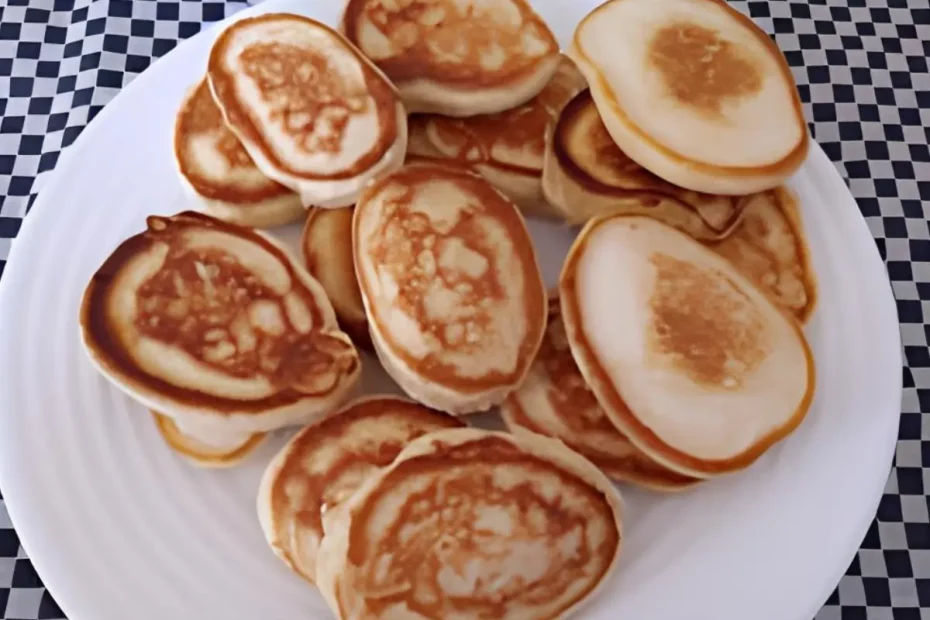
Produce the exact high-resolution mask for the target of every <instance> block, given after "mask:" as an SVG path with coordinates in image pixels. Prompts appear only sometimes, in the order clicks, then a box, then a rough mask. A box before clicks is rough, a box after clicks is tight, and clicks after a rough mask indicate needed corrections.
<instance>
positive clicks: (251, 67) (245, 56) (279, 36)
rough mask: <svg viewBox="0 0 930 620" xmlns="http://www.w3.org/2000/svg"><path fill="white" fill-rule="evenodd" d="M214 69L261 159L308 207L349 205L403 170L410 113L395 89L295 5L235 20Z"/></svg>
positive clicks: (218, 87) (224, 104) (237, 130)
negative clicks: (381, 178)
mask: <svg viewBox="0 0 930 620" xmlns="http://www.w3.org/2000/svg"><path fill="white" fill-rule="evenodd" d="M207 77H208V79H209V83H210V89H211V90H212V92H213V98H214V100H215V101H216V104H217V106H218V107H219V108H220V111H221V112H222V113H223V117H224V119H225V120H226V124H227V125H228V127H229V129H230V130H231V131H232V132H233V133H234V134H236V136H237V137H238V138H239V140H240V142H242V145H243V146H244V147H245V150H246V151H247V152H248V153H249V155H250V156H251V157H252V159H254V160H255V165H256V166H258V168H259V169H260V170H261V171H262V172H264V173H265V174H267V175H268V176H269V177H271V178H272V179H274V180H276V181H278V182H279V183H281V184H283V185H286V186H287V187H289V188H291V189H292V190H294V191H295V192H297V193H298V194H299V195H300V197H301V200H302V201H303V204H304V205H305V206H311V205H312V206H317V207H343V206H347V205H350V204H352V203H353V202H355V199H356V198H357V196H358V193H359V192H360V191H361V189H362V187H364V186H365V184H366V183H368V182H369V181H370V180H371V179H373V178H375V177H376V176H378V175H381V174H384V173H387V172H390V171H391V170H394V169H396V168H398V167H399V166H400V165H401V164H402V163H403V159H404V153H405V151H406V148H407V118H406V114H405V112H404V108H403V105H402V104H401V103H400V100H399V99H398V98H397V96H396V93H395V90H394V87H393V86H392V85H391V83H390V82H389V81H388V80H387V79H386V78H385V77H384V74H383V73H381V72H380V71H379V70H378V69H377V68H376V67H375V66H374V65H373V64H371V62H369V61H368V59H367V58H365V57H364V56H363V55H362V54H361V53H360V52H359V51H358V49H356V47H355V46H353V45H351V44H350V43H349V42H348V41H346V39H345V38H344V37H343V36H342V35H340V34H339V33H337V32H336V31H334V30H332V29H331V28H329V27H328V26H326V25H324V24H321V23H320V22H317V21H315V20H312V19H309V18H307V17H301V16H299V15H293V14H290V13H269V14H265V15H261V16H258V17H250V18H246V19H241V20H238V21H236V22H233V24H232V25H230V26H229V27H227V28H226V30H224V31H223V32H222V34H220V36H219V37H218V38H217V40H216V42H215V43H214V44H213V48H212V49H211V51H210V60H209V63H208V66H207Z"/></svg>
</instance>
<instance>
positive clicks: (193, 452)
mask: <svg viewBox="0 0 930 620" xmlns="http://www.w3.org/2000/svg"><path fill="white" fill-rule="evenodd" d="M151 413H152V418H153V419H154V420H155V427H156V428H157V429H158V432H159V433H160V434H161V436H162V439H164V440H165V443H167V444H168V446H169V447H170V448H171V449H172V450H174V451H175V452H177V453H178V454H180V455H181V456H183V457H184V458H186V459H187V460H189V461H190V462H192V463H194V464H195V465H199V466H200V467H216V468H220V467H233V466H235V465H238V464H239V463H241V462H242V460H243V459H245V458H246V457H247V456H249V455H250V454H252V453H253V452H255V449H256V448H258V447H259V446H260V445H261V444H262V441H264V439H265V436H266V433H255V434H254V435H247V436H246V437H245V439H234V440H233V441H231V442H227V444H226V445H223V446H216V445H210V444H207V443H204V442H203V441H202V440H199V439H197V438H194V437H190V436H188V435H185V434H184V433H182V432H181V429H179V428H178V425H177V424H175V423H174V421H173V420H172V419H171V418H169V417H168V416H163V415H161V414H160V413H158V412H156V411H152V412H151Z"/></svg>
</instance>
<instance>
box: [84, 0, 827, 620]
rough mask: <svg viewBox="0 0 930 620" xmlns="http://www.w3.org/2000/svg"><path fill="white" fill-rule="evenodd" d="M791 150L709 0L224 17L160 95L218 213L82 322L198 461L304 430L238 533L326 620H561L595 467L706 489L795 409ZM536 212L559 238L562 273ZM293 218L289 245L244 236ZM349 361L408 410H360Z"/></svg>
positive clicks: (192, 183) (355, 8)
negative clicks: (578, 10)
mask: <svg viewBox="0 0 930 620" xmlns="http://www.w3.org/2000/svg"><path fill="white" fill-rule="evenodd" d="M808 142H809V138H808V135H807V131H806V127H805V125H804V121H803V117H802V116H801V113H800V104H799V100H798V95H797V92H796V89H795V87H794V84H793V82H792V81H791V77H790V73H789V72H788V70H787V66H786V64H785V61H784V59H783V57H782V56H781V54H780V52H779V51H778V50H777V49H776V48H775V47H774V46H773V44H772V43H771V42H770V41H769V39H768V38H767V37H766V36H765V34H764V33H762V32H761V31H760V30H759V29H758V28H757V27H756V26H755V25H753V24H752V22H750V21H749V20H748V19H746V18H745V17H743V16H741V15H740V14H738V13H736V12H735V11H733V10H732V9H730V8H729V7H728V6H727V5H726V3H725V2H723V1H722V0H608V1H607V2H606V3H605V4H603V5H602V6H600V7H598V8H597V9H595V10H594V11H592V12H591V13H590V14H589V15H588V16H586V17H585V18H584V19H583V20H582V21H581V23H580V24H579V25H578V27H577V29H576V31H575V34H574V37H573V40H572V43H571V45H570V47H569V48H568V49H567V50H564V52H563V51H562V50H560V49H559V46H558V44H557V43H556V40H555V38H554V36H553V35H552V33H551V31H550V30H549V28H548V26H547V25H546V23H545V22H544V21H543V19H542V18H541V17H540V16H539V15H538V14H536V13H535V12H534V11H533V9H532V7H531V6H530V4H529V2H528V0H500V1H496V2H487V1H483V0H482V1H479V0H348V3H347V5H346V7H345V11H344V14H343V19H342V23H341V24H340V29H339V31H336V30H333V29H331V28H329V27H327V26H325V25H323V24H320V23H318V22H316V21H314V20H311V19H308V18H304V17H300V16H296V15H290V14H280V13H279V14H268V15H263V16H261V17H253V18H247V19H242V20H239V21H237V22H235V23H233V24H232V25H231V26H229V27H228V28H227V29H226V30H224V31H223V32H222V33H221V34H220V35H219V37H218V38H217V40H216V42H215V44H214V46H213V49H212V51H211V54H210V59H209V62H208V64H207V67H206V68H205V72H204V78H203V79H202V80H201V81H200V82H199V83H198V84H196V85H193V86H192V89H191V92H190V94H189V95H188V96H187V98H186V99H185V101H184V102H182V103H181V106H180V108H179V111H178V115H177V123H176V131H175V143H174V146H175V158H176V161H177V164H178V170H179V173H180V176H181V181H182V184H183V185H184V186H185V187H186V188H187V189H188V190H189V191H190V192H192V193H193V194H194V195H195V197H196V200H197V203H196V204H197V205H198V210H199V211H203V212H205V213H197V212H193V211H187V212H183V213H179V214H177V215H174V216H168V217H162V216H152V217H150V218H149V220H148V223H147V229H146V230H145V231H143V232H141V233H140V234H138V235H136V236H134V237H131V238H130V239H128V240H126V241H125V242H124V243H123V244H122V245H120V246H119V247H118V248H117V249H116V250H115V251H114V252H113V253H112V254H111V256H110V257H109V258H108V259H107V260H106V261H104V263H103V264H102V266H101V267H100V269H99V270H98V271H97V273H95V274H94V276H93V277H92V279H91V281H90V283H89V284H88V286H87V289H86V293H85V296H84V303H83V305H82V309H81V317H80V318H81V327H82V335H83V340H84V344H85V346H86V349H87V351H88V353H89V355H90V358H91V359H92V361H93V362H94V364H95V365H96V366H97V367H98V368H99V369H100V371H101V372H102V374H103V375H104V376H106V377H107V378H108V379H110V380H111V381H112V382H114V383H115V384H116V385H117V386H119V387H120V388H121V389H122V390H124V391H125V392H126V393H128V394H130V395H131V396H132V397H133V398H135V399H136V400H138V401H139V402H140V403H142V404H143V405H144V406H145V407H146V408H147V409H149V410H151V411H152V412H153V414H154V415H155V419H156V422H157V424H156V428H157V429H158V430H159V431H160V432H161V434H162V436H163V437H164V438H165V439H166V440H167V442H168V443H169V444H170V445H171V446H172V447H173V448H174V449H175V450H176V451H178V452H179V453H180V454H182V455H184V456H186V457H188V458H190V459H192V460H193V461H194V462H196V463H198V464H200V465H204V466H229V465H234V464H236V463H238V462H240V461H241V460H242V459H243V458H244V457H245V456H246V455H248V454H250V453H252V452H253V451H254V448H255V446H256V445H258V444H259V443H261V441H262V439H263V438H264V437H265V436H266V434H267V433H269V432H270V431H274V430H276V429H279V428H282V427H287V426H300V427H302V428H301V430H299V431H298V432H297V434H296V435H294V436H293V438H292V439H291V440H290V441H289V442H288V443H287V444H286V445H285V446H284V447H283V449H281V451H280V452H279V453H278V454H277V456H276V457H275V458H274V459H273V460H272V461H271V463H270V464H269V465H268V466H267V468H266V469H265V474H264V477H263V479H262V482H261V486H260V489H259V490H258V512H259V521H260V524H261V527H262V529H263V531H264V533H265V535H266V538H267V539H268V542H269V544H270V546H271V548H272V549H273V551H274V552H275V554H277V555H278V556H279V557H280V558H281V559H282V560H283V561H284V563H285V564H286V565H287V566H289V567H290V568H291V569H292V570H293V571H294V572H296V573H297V574H298V575H300V576H302V577H303V578H304V579H306V580H307V581H309V582H311V583H313V584H316V585H317V586H318V587H319V588H320V590H321V592H322V593H323V595H324V597H325V598H326V600H327V602H328V603H329V605H330V606H331V608H332V609H333V611H334V613H335V614H336V615H337V617H339V618H388V617H389V618H425V617H443V618H445V617H449V618H452V617H454V618H479V617H481V618H486V617H494V618H518V617H519V618H547V619H548V618H563V617H566V616H567V615H569V614H571V613H572V612H573V611H574V610H576V609H577V608H578V607H579V606H580V605H582V604H583V603H584V602H585V601H587V600H589V599H590V597H591V596H592V595H593V594H594V593H595V592H596V591H597V590H598V589H599V588H600V587H601V586H602V585H603V584H604V583H605V582H606V580H607V578H608V576H609V575H610V573H611V572H612V571H613V570H614V568H615V567H616V565H617V562H618V558H619V553H620V549H621V546H622V537H623V523H622V516H623V511H622V507H621V501H620V498H619V495H618V492H617V490H616V488H615V487H614V485H613V484H612V482H619V483H628V484H632V485H636V486H640V487H644V488H647V489H651V490H653V491H660V492H668V491H681V490H685V489H691V488H693V487H696V486H699V485H700V483H701V482H703V481H706V480H708V479H711V478H714V477H718V476H721V475H724V474H728V473H733V472H736V471H739V470H741V469H744V468H746V467H748V466H750V465H751V464H752V463H753V462H754V461H756V460H757V459H758V458H760V457H761V456H762V455H763V454H764V453H765V452H766V451H767V450H768V449H769V448H770V447H772V446H773V445H775V444H776V443H777V442H778V441H779V440H781V439H782V438H784V437H786V436H787V435H788V434H790V433H791V432H792V431H793V430H794V429H796V428H797V427H798V425H799V424H800V423H801V421H802V420H803V419H804V417H805V416H806V414H807V412H808V409H809V407H810V404H811V401H812V397H813V393H814V360H813V357H812V352H811V348H810V346H809V345H808V343H807V340H806V338H805V334H804V324H805V323H806V322H807V321H808V320H809V318H810V317H811V315H812V313H813V310H814V308H815V305H816V284H815V277H814V274H813V270H812V265H811V262H810V259H809V253H808V249H807V243H806V240H805V236H804V232H803V225H802V219H801V214H800V213H801V212H800V208H799V205H798V203H797V200H796V199H795V197H794V195H793V194H792V192H791V191H790V190H788V189H787V188H786V187H785V186H784V185H783V183H784V182H785V181H786V180H787V179H788V177H790V176H791V175H792V174H793V172H794V171H795V170H796V169H797V168H798V167H799V166H800V164H801V163H802V161H803V160H804V158H805V155H806V152H807V148H808ZM535 217H543V218H547V219H549V220H556V221H562V222H564V223H565V225H566V227H569V226H579V227H580V230H579V232H578V236H577V238H576V239H575V242H574V244H573V246H572V248H571V250H570V252H569V255H568V257H567V259H566V260H565V262H564V264H563V267H562V272H561V275H560V278H559V281H558V286H557V287H556V288H555V289H553V290H548V291H547V289H546V287H545V285H544V282H543V278H542V274H541V270H540V266H539V260H538V257H537V250H538V248H535V247H534V245H533V242H532V239H531V237H530V234H529V232H528V228H527V218H535ZM301 219H302V220H303V235H302V237H301V243H300V252H298V253H297V254H299V255H300V257H299V258H297V257H296V255H292V254H291V253H290V252H288V251H287V250H285V249H284V248H283V247H282V245H280V244H279V243H278V242H277V241H275V239H274V237H273V236H271V235H269V234H267V233H264V232H259V231H256V230H253V228H251V227H273V226H277V225H280V224H283V223H286V222H291V221H297V220H301ZM360 351H361V352H360ZM363 360H365V363H372V364H377V365H380V366H381V367H383V369H384V371H386V373H387V374H388V375H389V376H390V377H391V378H392V379H393V380H394V381H395V382H396V383H397V385H398V386H399V387H400V388H401V389H402V390H403V391H404V392H405V393H406V395H407V398H398V397H395V396H385V395H375V396H369V397H362V398H355V399H352V400H350V399H351V398H352V396H351V394H352V392H353V390H354V388H355V386H356V384H357V382H358V377H359V374H360V368H361V364H362V363H363ZM347 401H349V402H347ZM491 409H499V411H500V413H501V415H502V418H503V421H504V424H505V426H506V427H507V429H508V430H509V431H511V432H510V433H504V432H497V431H488V430H481V429H478V428H473V427H469V422H470V421H471V420H473V419H474V418H469V417H468V416H470V415H471V414H475V413H479V412H484V411H488V410H491Z"/></svg>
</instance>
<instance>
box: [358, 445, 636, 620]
mask: <svg viewBox="0 0 930 620" xmlns="http://www.w3.org/2000/svg"><path fill="white" fill-rule="evenodd" d="M540 480H545V481H547V483H548V485H553V486H554V485H558V487H556V488H558V489H559V490H560V491H561V492H557V493H552V492H551V490H550V491H549V492H546V491H544V490H543V489H540V488H539V486H538V484H539V483H538V481H540ZM408 485H410V486H408ZM551 488H552V486H550V489H551ZM406 489H411V491H410V492H409V493H406V494H405V496H404V497H402V498H400V499H401V500H402V503H401V504H400V506H399V507H398V510H397V511H396V512H395V511H394V510H391V511H390V514H391V516H392V518H391V520H390V521H389V522H385V523H383V527H379V530H378V533H377V537H376V538H375V539H374V540H373V539H372V538H373V537H372V535H371V534H370V533H369V529H370V527H371V522H372V519H376V518H381V517H383V516H384V515H385V512H384V506H385V503H390V504H391V505H393V504H394V502H397V501H398V498H397V496H396V495H392V494H393V493H396V492H397V491H398V490H402V491H403V490H406ZM566 497H571V498H572V499H573V500H574V501H573V502H569V501H567V500H566V499H565V498H566ZM595 530H597V531H596V532H595ZM619 544H620V536H619V532H618V531H617V527H616V525H615V521H614V516H613V512H612V509H611V506H610V504H609V503H608V501H607V498H606V497H605V496H604V494H603V493H602V492H601V491H600V490H598V489H597V488H595V487H594V486H593V485H591V484H589V483H587V482H585V481H584V480H582V479H581V478H579V477H577V476H576V475H574V474H572V473H570V472H568V471H566V470H564V469H561V468H559V467H556V466H555V465H553V464H551V463H549V462H548V461H545V460H543V459H540V458H537V457H534V456H531V455H529V454H527V453H525V452H523V451H521V450H519V449H518V448H517V447H516V446H514V445H513V444H512V443H511V442H509V441H505V440H503V439H501V438H498V437H488V438H480V439H476V440H473V441H470V442H468V443H465V444H460V445H447V444H442V443H437V445H436V452H435V453H430V454H427V455H423V456H420V457H416V458H412V459H409V460H406V461H404V462H402V463H400V464H399V465H398V466H397V467H395V468H394V469H393V470H392V471H391V472H390V473H389V474H387V476H386V477H385V478H384V479H383V480H382V482H381V484H379V485H378V487H377V489H376V490H375V491H374V492H372V493H371V494H370V495H368V496H367V497H366V498H365V501H364V502H363V503H362V504H361V505H360V507H359V510H358V511H357V512H356V513H355V515H354V518H353V519H352V522H351V526H350V531H349V549H348V561H349V563H350V566H351V567H353V568H354V569H355V572H354V573H353V574H352V577H353V579H352V581H353V583H348V584H345V585H348V586H350V587H353V589H354V591H355V592H356V593H357V594H356V596H357V597H359V598H361V599H362V600H363V601H364V605H365V607H366V608H367V609H368V610H369V611H370V612H371V614H372V616H371V617H381V614H383V613H384V612H385V611H386V609H387V608H388V607H390V606H391V605H396V604H404V605H406V606H407V607H408V608H409V609H410V611H411V612H413V613H414V614H419V615H421V616H422V617H425V618H451V617H463V616H465V615H468V616H470V617H476V618H487V619H490V618H504V617H509V616H508V615H507V611H508V610H509V609H511V610H512V609H514V608H515V607H518V606H519V607H528V608H529V609H532V608H533V607H534V606H540V605H546V604H548V603H549V602H550V601H552V600H553V599H556V598H557V597H558V598H557V600H560V602H561V603H562V605H561V608H560V609H556V610H554V614H555V615H557V614H558V613H561V612H563V611H564V610H565V609H567V608H568V607H570V606H571V605H572V604H573V603H575V602H577V601H579V600H581V599H582V598H583V597H584V596H586V595H587V594H588V593H589V592H590V591H591V589H592V588H593V587H594V586H595V585H596V584H597V583H598V582H599V581H600V580H601V579H602V577H603V576H604V574H605V573H606V571H607V569H608V568H609V566H610V564H611V562H612V560H613V558H614V555H615V554H616V552H617V548H618V546H619ZM526 549H535V550H538V551H536V552H535V553H531V555H529V556H527V559H528V560H529V563H524V564H522V565H520V566H514V564H513V559H512V558H513V555H512V554H514V553H519V552H520V551H521V550H522V551H523V553H527V551H526ZM475 566H482V567H483V568H482V569H481V571H480V572H479V573H478V574H477V575H475V573H474V571H475ZM513 573H517V574H513ZM453 583H454V584H455V586H452V585H450V584H453ZM571 586H575V587H576V591H574V592H572V593H571V594H570V595H566V593H567V592H568V591H569V588H570V587H571ZM563 598H564V600H562V599H563ZM340 611H344V610H340ZM545 617H551V616H545Z"/></svg>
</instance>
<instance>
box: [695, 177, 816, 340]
mask: <svg viewBox="0 0 930 620" xmlns="http://www.w3.org/2000/svg"><path fill="white" fill-rule="evenodd" d="M741 211H742V215H741V216H740V221H739V223H738V224H737V225H736V227H735V228H734V230H733V231H732V233H731V234H729V235H727V236H726V237H724V238H723V239H722V240H720V241H719V242H716V243H711V244H710V245H709V247H711V248H712V249H713V250H714V251H715V252H717V253H718V254H720V255H721V256H723V257H724V258H726V259H728V260H729V261H730V262H731V263H733V264H734V265H735V266H736V267H737V268H738V269H739V270H740V271H741V272H742V273H743V275H744V276H746V277H747V278H749V279H750V280H752V281H753V282H755V283H756V285H757V286H758V287H759V288H761V289H762V290H763V291H765V292H767V293H768V294H769V296H770V297H771V298H772V300H773V301H774V302H775V303H776V304H777V305H779V306H781V307H782V308H783V309H784V310H786V311H788V312H790V313H791V314H793V315H794V316H795V318H797V319H798V320H799V321H801V322H802V323H805V322H807V321H808V320H809V319H810V317H811V315H812V314H813V312H814V309H815V308H816V306H817V278H816V276H815V274H814V269H813V266H812V265H811V260H810V252H809V251H808V249H807V239H806V237H805V235H804V230H803V225H802V222H801V214H800V212H799V210H798V202H797V199H796V198H795V196H794V195H793V194H792V192H791V191H790V190H788V189H787V188H784V187H779V188H776V189H774V190H771V191H767V192H760V193H758V194H753V195H751V196H747V197H746V198H745V199H744V206H743V207H742V208H741Z"/></svg>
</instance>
